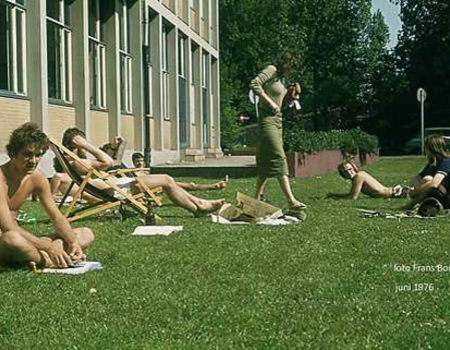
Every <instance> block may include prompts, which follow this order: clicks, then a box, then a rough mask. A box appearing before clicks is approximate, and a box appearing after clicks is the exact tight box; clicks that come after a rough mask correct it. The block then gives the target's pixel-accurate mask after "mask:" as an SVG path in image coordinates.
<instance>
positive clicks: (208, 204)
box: [194, 199, 225, 217]
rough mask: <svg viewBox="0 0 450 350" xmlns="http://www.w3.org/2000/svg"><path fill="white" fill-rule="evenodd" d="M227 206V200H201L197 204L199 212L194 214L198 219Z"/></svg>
mask: <svg viewBox="0 0 450 350" xmlns="http://www.w3.org/2000/svg"><path fill="white" fill-rule="evenodd" d="M224 204H225V199H218V200H215V201H207V200H200V201H199V203H198V204H197V211H196V212H195V213H194V215H195V216H196V217H199V216H204V215H206V214H209V213H212V212H214V211H216V210H219V209H220V208H221V207H222V206H223V205H224Z"/></svg>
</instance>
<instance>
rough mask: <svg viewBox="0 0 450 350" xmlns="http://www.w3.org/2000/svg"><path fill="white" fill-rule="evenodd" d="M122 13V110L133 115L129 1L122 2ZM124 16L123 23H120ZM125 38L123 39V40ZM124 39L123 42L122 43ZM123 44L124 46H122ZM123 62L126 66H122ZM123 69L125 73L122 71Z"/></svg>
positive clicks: (120, 30) (120, 40) (120, 53)
mask: <svg viewBox="0 0 450 350" xmlns="http://www.w3.org/2000/svg"><path fill="white" fill-rule="evenodd" d="M120 3H121V4H122V6H121V9H120V11H121V13H118V14H117V15H118V16H119V21H118V22H119V36H120V37H119V63H120V64H119V69H120V89H121V90H120V110H121V113H126V114H132V113H133V91H132V83H133V81H132V59H133V57H132V55H131V48H130V33H129V23H130V21H129V7H128V0H120ZM121 15H122V18H123V21H120V16H121ZM122 36H123V38H122ZM122 39H123V42H122ZM122 43H123V45H122ZM122 60H123V61H124V64H123V65H122ZM122 69H123V70H124V71H122Z"/></svg>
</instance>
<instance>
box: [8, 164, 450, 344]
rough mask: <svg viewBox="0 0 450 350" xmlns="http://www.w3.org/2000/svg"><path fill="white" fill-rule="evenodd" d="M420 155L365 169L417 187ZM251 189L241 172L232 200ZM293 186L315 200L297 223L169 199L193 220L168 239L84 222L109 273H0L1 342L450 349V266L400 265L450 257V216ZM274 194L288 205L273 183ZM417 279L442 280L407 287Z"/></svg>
mask: <svg viewBox="0 0 450 350" xmlns="http://www.w3.org/2000/svg"><path fill="white" fill-rule="evenodd" d="M423 162H424V161H423V159H420V158H398V159H384V160H382V161H380V162H379V163H377V164H375V165H372V166H370V167H368V171H369V172H370V173H371V174H373V175H374V176H375V177H378V178H379V179H380V180H381V181H382V182H383V183H385V184H387V185H388V184H390V185H394V184H396V183H405V184H406V183H407V179H408V178H410V177H411V175H412V174H414V173H417V171H418V169H419V168H420V167H421V165H423ZM253 186H254V184H253V181H252V179H242V180H239V179H232V182H231V184H230V186H229V187H228V188H227V190H226V193H225V196H226V198H227V200H229V201H233V199H234V197H235V193H236V191H241V192H244V193H248V194H252V192H253ZM293 186H294V190H295V192H296V193H297V194H298V197H299V199H301V200H302V201H305V202H306V203H307V204H308V206H309V208H308V210H307V213H308V217H307V221H306V222H305V223H302V224H298V225H290V226H286V227H260V226H226V225H224V226H221V225H218V224H213V223H210V222H209V221H208V220H207V219H193V218H191V217H190V215H189V214H188V213H187V212H185V211H183V210H181V209H178V208H175V207H173V206H169V205H167V206H165V207H163V208H161V209H159V210H158V213H159V214H160V215H161V216H163V217H164V222H165V223H166V224H171V225H183V226H184V231H183V232H182V233H180V234H176V235H174V236H171V237H152V238H150V237H147V238H144V237H131V236H130V234H131V232H132V231H133V229H134V227H135V226H136V225H138V220H137V219H136V218H131V219H129V220H127V221H125V222H120V221H118V220H111V219H107V218H98V219H95V220H86V221H84V222H82V223H81V224H82V225H86V226H89V227H91V228H93V229H94V230H95V232H96V238H97V240H96V242H95V243H94V245H93V246H92V248H91V249H90V250H89V252H88V254H89V258H90V260H96V261H101V262H102V263H103V265H104V270H103V271H101V272H93V273H89V274H86V275H82V276H52V275H33V274H32V273H30V272H28V271H26V270H18V271H17V270H15V271H14V270H8V271H6V272H4V273H1V274H0V296H1V301H0V310H1V314H0V349H1V350H12V349H14V350H27V349H38V350H40V349H45V350H47V349H67V350H69V349H70V350H75V349H83V350H88V349H93V350H94V349H95V350H109V349H120V350H126V349H130V350H131V349H133V350H135V349H136V350H138V349H139V350H143V349H148V350H150V349H151V350H156V349H183V350H187V349H192V350H194V349H195V350H199V349H270V350H274V349H314V350H317V349H327V350H330V349H331V350H339V349H343V350H344V349H345V350H350V349H354V350H361V349H383V350H387V349H405V350H406V349H408V350H412V349H448V344H449V340H450V335H449V332H450V327H449V325H450V285H449V281H450V279H449V277H450V272H436V271H435V272H428V273H424V272H396V271H395V270H394V266H400V265H402V264H403V265H405V266H412V265H413V264H414V263H415V264H418V265H424V266H436V265H438V264H442V265H445V266H449V265H450V259H449V247H450V235H449V232H450V220H447V219H434V220H415V219H408V220H402V221H399V220H392V219H391V220H389V219H364V218H360V217H358V216H357V215H356V210H355V208H367V209H382V210H385V211H393V210H394V208H396V207H398V206H400V205H401V204H403V203H404V200H398V199H397V200H385V201H384V200H377V199H370V198H367V197H364V198H362V199H361V200H358V201H357V202H351V201H334V200H329V199H324V196H325V194H326V193H327V192H328V191H344V190H347V189H348V186H349V185H348V184H347V183H345V181H344V180H342V179H340V178H339V177H338V176H337V175H329V176H317V177H314V178H309V179H296V180H295V181H294V183H293ZM202 195H204V196H207V197H210V198H217V197H218V196H220V194H218V193H214V192H209V193H203V194H202ZM267 197H268V198H269V199H270V200H271V201H272V203H274V204H275V205H280V206H281V205H282V203H283V198H282V195H281V193H280V192H279V189H278V187H277V185H276V183H275V181H274V180H272V182H270V183H269V187H268V192H267ZM166 202H167V201H166ZM27 208H28V210H29V211H31V212H33V213H34V214H36V215H38V216H41V215H42V212H40V211H39V209H38V208H37V206H36V204H35V203H27ZM28 228H29V229H30V230H31V231H33V232H39V233H48V232H50V231H51V227H50V226H49V225H44V224H36V225H29V226H28ZM419 283H430V284H433V288H434V290H433V291H396V289H398V288H399V286H412V288H414V284H419ZM91 288H95V289H96V290H97V293H94V294H91V293H90V292H89V291H90V289H91Z"/></svg>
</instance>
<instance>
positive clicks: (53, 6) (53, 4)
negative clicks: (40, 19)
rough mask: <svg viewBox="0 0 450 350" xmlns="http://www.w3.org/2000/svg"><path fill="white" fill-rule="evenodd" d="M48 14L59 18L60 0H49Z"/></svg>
mask: <svg viewBox="0 0 450 350" xmlns="http://www.w3.org/2000/svg"><path fill="white" fill-rule="evenodd" d="M47 16H48V17H51V18H53V19H56V20H58V21H59V20H60V18H59V0H47Z"/></svg>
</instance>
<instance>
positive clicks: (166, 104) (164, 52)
mask: <svg viewBox="0 0 450 350" xmlns="http://www.w3.org/2000/svg"><path fill="white" fill-rule="evenodd" d="M169 32H170V30H169V26H168V25H166V24H163V27H162V31H161V34H162V37H161V73H162V74H161V75H162V100H163V101H162V106H161V114H162V116H163V119H164V120H170V113H169V108H170V94H169V87H170V84H169V80H170V72H169Z"/></svg>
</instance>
